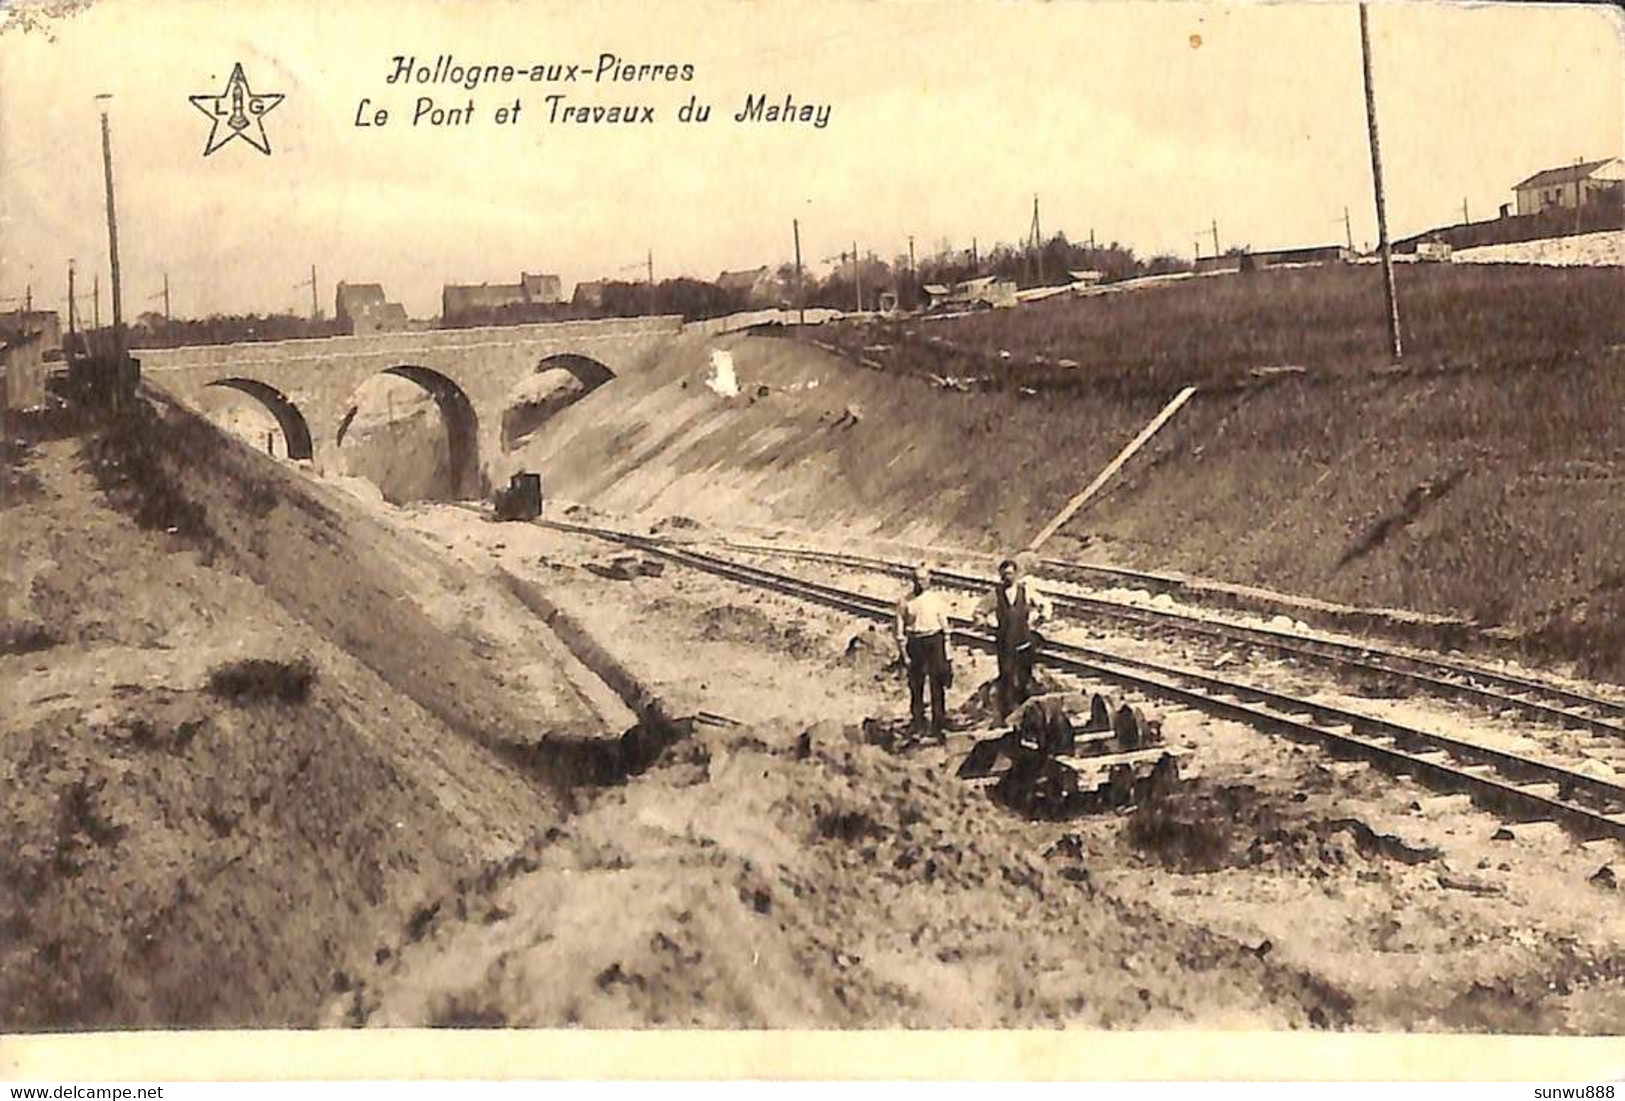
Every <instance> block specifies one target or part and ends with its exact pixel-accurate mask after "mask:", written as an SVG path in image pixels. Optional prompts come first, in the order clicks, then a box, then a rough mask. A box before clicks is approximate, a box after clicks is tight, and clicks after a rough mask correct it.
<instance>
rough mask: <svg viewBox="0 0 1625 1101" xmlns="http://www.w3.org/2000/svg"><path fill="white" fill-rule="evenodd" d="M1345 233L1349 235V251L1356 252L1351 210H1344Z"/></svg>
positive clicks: (1345, 208) (1346, 208)
mask: <svg viewBox="0 0 1625 1101" xmlns="http://www.w3.org/2000/svg"><path fill="white" fill-rule="evenodd" d="M1343 232H1344V233H1346V234H1348V238H1349V251H1350V252H1353V251H1354V223H1353V222H1351V221H1349V208H1348V207H1346V206H1345V207H1344V208H1343Z"/></svg>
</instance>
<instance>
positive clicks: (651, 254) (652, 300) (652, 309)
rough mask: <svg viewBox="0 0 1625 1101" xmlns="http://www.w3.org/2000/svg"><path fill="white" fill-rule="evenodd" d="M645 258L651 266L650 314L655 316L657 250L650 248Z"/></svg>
mask: <svg viewBox="0 0 1625 1101" xmlns="http://www.w3.org/2000/svg"><path fill="white" fill-rule="evenodd" d="M644 260H645V261H646V262H647V264H648V267H649V314H650V316H653V315H654V313H655V250H654V249H650V250H649V252H648V255H647V256H645V257H644Z"/></svg>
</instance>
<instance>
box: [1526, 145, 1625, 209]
mask: <svg viewBox="0 0 1625 1101" xmlns="http://www.w3.org/2000/svg"><path fill="white" fill-rule="evenodd" d="M1622 187H1625V161H1621V160H1620V158H1618V157H1611V158H1609V159H1608V160H1601V161H1585V162H1583V163H1580V164H1567V165H1562V166H1560V167H1558V168H1548V169H1546V170H1545V171H1543V172H1536V173H1535V174H1534V175H1533V176H1530V177H1529V178H1528V179H1527V180H1524V181H1523V182H1521V183H1517V184H1514V185H1513V186H1512V190H1513V193H1514V194H1516V195H1517V197H1518V214H1519V215H1526V214H1539V213H1541V212H1542V211H1544V210H1550V209H1552V208H1554V207H1558V208H1563V209H1567V210H1574V209H1576V208H1577V207H1581V206H1586V205H1589V204H1590V203H1593V202H1597V201H1599V200H1605V199H1611V200H1612V201H1613V202H1616V203H1617V202H1619V201H1620V196H1621V188H1622Z"/></svg>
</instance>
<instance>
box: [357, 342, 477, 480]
mask: <svg viewBox="0 0 1625 1101" xmlns="http://www.w3.org/2000/svg"><path fill="white" fill-rule="evenodd" d="M379 373H380V374H385V375H394V376H396V377H397V378H404V379H406V380H407V381H409V382H415V383H417V384H418V385H419V386H421V387H422V388H423V389H424V390H426V391H428V393H429V396H430V397H432V398H434V403H435V405H437V406H438V407H439V408H440V419H441V420H442V421H443V422H444V423H445V426H446V442H447V446H448V449H449V451H450V453H451V456H450V462H451V485H452V492H453V493H454V494H455V495H456V496H458V497H463V498H469V497H478V496H480V419H479V417H478V416H477V415H476V414H475V412H474V403H473V402H472V401H470V400H469V398H468V395H467V394H466V393H464V392H463V388H462V387H461V386H459V385H457V383H456V382H455V381H454V380H453V379H452V378H451V376H449V375H443V374H441V373H440V372H439V371H436V370H435V369H434V368H432V367H420V366H418V365H416V364H412V363H399V364H396V365H395V366H394V367H386V368H384V369H383V370H382V371H381V372H379Z"/></svg>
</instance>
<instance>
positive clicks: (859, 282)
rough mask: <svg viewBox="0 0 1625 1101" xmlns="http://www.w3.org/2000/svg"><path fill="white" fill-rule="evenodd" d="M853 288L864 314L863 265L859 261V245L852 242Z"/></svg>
mask: <svg viewBox="0 0 1625 1101" xmlns="http://www.w3.org/2000/svg"><path fill="white" fill-rule="evenodd" d="M852 286H853V287H854V288H855V291H854V293H855V294H856V296H857V299H858V312H859V313H862V312H863V263H862V261H860V260H859V259H858V243H857V242H856V241H853V242H852Z"/></svg>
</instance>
